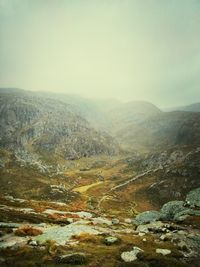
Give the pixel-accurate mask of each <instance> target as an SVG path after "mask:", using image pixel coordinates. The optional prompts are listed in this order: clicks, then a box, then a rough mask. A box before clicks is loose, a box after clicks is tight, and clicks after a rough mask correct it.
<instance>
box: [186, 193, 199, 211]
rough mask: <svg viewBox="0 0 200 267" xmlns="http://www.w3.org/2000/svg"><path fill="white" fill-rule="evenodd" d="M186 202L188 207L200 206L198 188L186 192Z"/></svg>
mask: <svg viewBox="0 0 200 267" xmlns="http://www.w3.org/2000/svg"><path fill="white" fill-rule="evenodd" d="M186 203H187V204H188V205H189V206H190V207H200V188H196V189H194V190H192V191H190V192H189V193H188V194H187V196H186Z"/></svg>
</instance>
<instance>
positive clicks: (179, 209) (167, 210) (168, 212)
mask: <svg viewBox="0 0 200 267" xmlns="http://www.w3.org/2000/svg"><path fill="white" fill-rule="evenodd" d="M186 210H188V209H187V208H186V207H184V202H183V201H176V200H175V201H170V202H167V203H166V204H164V205H163V207H162V208H161V210H160V212H161V219H162V220H166V221H170V220H174V218H178V217H177V214H180V213H181V214H182V213H183V212H185V211H186ZM184 215H186V213H184Z"/></svg>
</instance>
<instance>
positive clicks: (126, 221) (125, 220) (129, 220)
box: [124, 218, 132, 223]
mask: <svg viewBox="0 0 200 267" xmlns="http://www.w3.org/2000/svg"><path fill="white" fill-rule="evenodd" d="M124 222H125V223H132V220H131V219H130V218H127V219H124Z"/></svg>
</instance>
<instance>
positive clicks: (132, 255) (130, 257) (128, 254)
mask: <svg viewBox="0 0 200 267" xmlns="http://www.w3.org/2000/svg"><path fill="white" fill-rule="evenodd" d="M143 252H144V251H143V250H142V249H140V248H139V247H133V250H131V251H125V252H123V253H122V254H121V258H122V260H123V261H125V262H132V261H135V260H137V259H138V256H139V254H141V253H143Z"/></svg>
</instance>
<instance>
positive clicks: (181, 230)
mask: <svg viewBox="0 0 200 267" xmlns="http://www.w3.org/2000/svg"><path fill="white" fill-rule="evenodd" d="M3 201H4V204H2V205H1V206H0V211H1V215H2V216H1V218H2V220H3V221H2V222H1V223H0V235H1V239H0V255H1V257H0V264H1V266H73V265H77V266H79V265H82V266H146V267H147V266H150V267H151V266H156V267H157V266H170V267H171V266H199V255H200V209H199V208H200V188H199V189H196V190H193V191H191V192H190V193H189V194H188V195H187V197H186V200H185V201H171V202H168V203H166V204H165V205H163V207H162V208H161V210H160V211H146V212H143V213H140V214H138V215H137V216H136V217H135V218H117V217H116V216H115V217H114V216H109V214H101V213H100V212H95V211H93V212H89V211H83V210H79V211H70V210H69V208H68V206H67V205H66V204H65V203H56V202H43V203H42V204H41V206H40V207H39V206H38V204H39V202H37V201H27V200H24V199H15V198H13V197H12V196H8V195H7V196H4V197H3V198H2V199H1V203H2V202H3ZM8 221H9V222H8Z"/></svg>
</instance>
